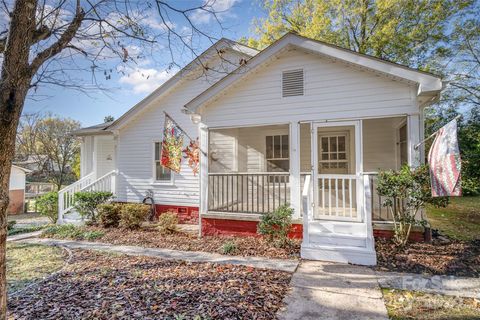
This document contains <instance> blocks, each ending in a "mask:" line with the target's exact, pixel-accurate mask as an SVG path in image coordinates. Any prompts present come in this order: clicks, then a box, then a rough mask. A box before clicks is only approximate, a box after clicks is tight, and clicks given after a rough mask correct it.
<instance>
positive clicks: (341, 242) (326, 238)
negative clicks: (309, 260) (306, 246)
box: [308, 232, 367, 248]
mask: <svg viewBox="0 0 480 320" xmlns="http://www.w3.org/2000/svg"><path fill="white" fill-rule="evenodd" d="M308 236H309V240H310V243H311V244H318V245H328V246H345V247H358V248H365V247H366V246H367V238H366V237H365V236H355V235H345V234H334V233H329V234H325V233H311V232H309V234H308Z"/></svg>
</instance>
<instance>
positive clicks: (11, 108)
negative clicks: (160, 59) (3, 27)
mask: <svg viewBox="0 0 480 320" xmlns="http://www.w3.org/2000/svg"><path fill="white" fill-rule="evenodd" d="M36 7H37V1H35V0H22V1H16V2H15V7H14V10H13V14H12V20H11V22H10V29H9V35H8V40H7V45H6V48H5V51H4V57H3V58H4V59H3V65H2V72H1V80H0V320H4V319H5V318H6V311H7V292H6V240H7V206H8V201H9V199H8V189H9V186H8V185H9V179H10V167H11V164H12V160H13V156H14V153H15V134H16V131H17V126H18V121H19V119H20V115H21V113H22V109H23V104H24V102H25V97H26V95H27V93H28V89H29V86H30V81H31V79H32V72H31V70H30V66H29V60H28V59H29V53H30V52H29V49H30V39H32V35H33V31H34V30H35V10H36Z"/></svg>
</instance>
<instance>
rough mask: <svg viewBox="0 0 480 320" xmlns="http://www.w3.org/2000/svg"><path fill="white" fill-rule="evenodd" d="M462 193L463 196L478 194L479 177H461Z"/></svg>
mask: <svg viewBox="0 0 480 320" xmlns="http://www.w3.org/2000/svg"><path fill="white" fill-rule="evenodd" d="M462 194H463V195H464V196H476V195H479V194H480V179H477V178H475V177H473V178H462Z"/></svg>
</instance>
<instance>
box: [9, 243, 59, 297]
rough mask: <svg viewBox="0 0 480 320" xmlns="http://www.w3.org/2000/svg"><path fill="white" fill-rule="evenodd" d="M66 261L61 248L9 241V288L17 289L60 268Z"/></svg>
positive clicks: (11, 290) (11, 289) (10, 290)
mask: <svg viewBox="0 0 480 320" xmlns="http://www.w3.org/2000/svg"><path fill="white" fill-rule="evenodd" d="M63 263H64V252H63V250H62V249H61V248H57V247H47V246H42V245H32V244H21V243H10V242H9V243H7V288H8V291H9V292H14V291H17V290H19V289H21V288H23V287H24V286H26V285H27V284H29V283H31V282H34V281H37V280H40V279H42V278H43V277H45V276H47V275H49V274H50V273H52V272H54V271H56V270H58V269H60V268H61V267H62V266H63Z"/></svg>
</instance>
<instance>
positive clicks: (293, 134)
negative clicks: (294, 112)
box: [289, 122, 301, 219]
mask: <svg viewBox="0 0 480 320" xmlns="http://www.w3.org/2000/svg"><path fill="white" fill-rule="evenodd" d="M289 153H290V178H289V179H290V206H291V207H292V208H293V209H294V210H295V212H294V215H293V218H294V219H300V208H301V205H300V201H301V199H300V198H301V197H300V192H301V190H300V124H299V123H298V122H290V150H289Z"/></svg>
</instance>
